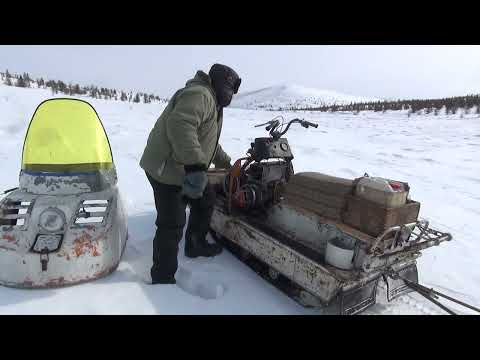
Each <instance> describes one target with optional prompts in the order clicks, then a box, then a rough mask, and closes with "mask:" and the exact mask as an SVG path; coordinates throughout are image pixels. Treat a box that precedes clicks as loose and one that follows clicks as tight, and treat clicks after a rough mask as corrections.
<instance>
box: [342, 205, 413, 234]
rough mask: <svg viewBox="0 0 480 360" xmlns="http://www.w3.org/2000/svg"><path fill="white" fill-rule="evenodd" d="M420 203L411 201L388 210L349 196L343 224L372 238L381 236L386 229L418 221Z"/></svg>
mask: <svg viewBox="0 0 480 360" xmlns="http://www.w3.org/2000/svg"><path fill="white" fill-rule="evenodd" d="M419 212H420V203H419V202H417V201H412V200H409V201H407V203H406V204H405V205H403V206H401V207H397V208H386V207H383V206H381V205H379V204H376V203H374V202H372V201H369V200H366V199H362V198H359V197H356V196H353V195H347V203H346V208H345V210H344V213H343V216H342V218H343V222H344V223H345V224H347V225H350V226H353V227H354V228H356V229H358V230H360V231H362V232H364V233H366V234H368V235H371V236H379V235H380V234H382V233H383V232H384V231H385V230H386V229H388V228H390V227H392V226H397V225H403V224H408V223H412V222H415V221H417V219H418V214H419Z"/></svg>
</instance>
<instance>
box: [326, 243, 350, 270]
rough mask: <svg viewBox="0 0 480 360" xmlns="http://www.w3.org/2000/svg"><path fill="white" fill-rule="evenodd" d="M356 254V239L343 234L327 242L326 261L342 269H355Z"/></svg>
mask: <svg viewBox="0 0 480 360" xmlns="http://www.w3.org/2000/svg"><path fill="white" fill-rule="evenodd" d="M354 254H355V239H353V238H350V237H346V236H342V237H335V238H333V239H331V240H329V241H328V242H327V249H326V251H325V262H326V263H327V264H330V265H332V266H335V267H336V268H339V269H342V270H351V269H353V265H354V263H353V256H354Z"/></svg>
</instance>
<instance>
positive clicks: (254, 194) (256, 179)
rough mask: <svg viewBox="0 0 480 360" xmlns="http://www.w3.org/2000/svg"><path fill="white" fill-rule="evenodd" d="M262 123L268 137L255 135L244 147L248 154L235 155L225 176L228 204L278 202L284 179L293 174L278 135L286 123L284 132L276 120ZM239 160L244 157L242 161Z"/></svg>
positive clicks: (249, 207) (287, 152)
mask: <svg viewBox="0 0 480 360" xmlns="http://www.w3.org/2000/svg"><path fill="white" fill-rule="evenodd" d="M293 122H299V123H301V124H302V126H304V127H308V126H315V127H316V126H318V125H316V124H313V123H309V122H307V121H303V120H299V119H296V120H294V121H293ZM266 124H268V126H267V127H266V130H267V131H270V135H271V137H261V138H256V139H255V141H254V142H252V143H251V147H250V149H249V150H248V151H247V154H248V156H247V157H246V158H242V159H239V160H238V161H237V162H236V163H235V165H234V167H233V168H232V170H231V171H230V173H229V174H228V175H227V176H226V177H225V181H224V184H223V191H224V193H225V194H230V196H231V200H232V204H233V205H234V206H235V207H236V208H238V209H242V210H252V209H265V208H267V207H269V206H271V205H273V204H276V203H278V202H279V201H280V200H281V199H282V194H283V192H284V188H285V185H286V183H287V182H288V180H289V178H290V176H292V175H293V174H294V171H293V166H292V159H293V154H292V151H291V149H290V146H289V144H288V141H287V139H285V138H281V136H282V135H283V134H284V133H285V132H286V131H287V130H288V127H289V126H290V124H288V126H287V128H286V130H285V131H284V132H278V131H276V129H277V128H278V127H279V126H280V122H279V121H278V120H276V121H274V122H273V123H272V122H268V123H266ZM266 124H260V125H257V127H258V126H263V125H266ZM242 160H245V163H244V164H243V165H242Z"/></svg>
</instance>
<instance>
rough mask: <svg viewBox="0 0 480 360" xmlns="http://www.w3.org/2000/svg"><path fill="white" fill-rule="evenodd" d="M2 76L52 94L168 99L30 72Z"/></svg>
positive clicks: (11, 83) (13, 83)
mask: <svg viewBox="0 0 480 360" xmlns="http://www.w3.org/2000/svg"><path fill="white" fill-rule="evenodd" d="M0 76H1V80H2V81H3V83H4V84H5V85H8V86H17V87H23V88H43V89H47V88H48V89H50V90H51V91H52V94H59V93H61V94H65V95H70V96H74V95H83V96H88V97H92V98H95V99H105V100H117V101H127V102H134V103H140V102H143V103H145V104H149V103H151V102H167V99H163V98H160V97H159V96H157V95H154V94H147V93H143V92H132V91H130V92H125V91H118V90H117V89H108V88H103V87H100V88H99V87H97V86H94V85H90V86H80V85H79V84H71V83H69V84H66V83H65V82H63V81H61V80H57V81H55V80H44V79H43V78H39V79H32V78H31V77H30V75H29V74H28V73H23V74H21V75H19V74H11V73H10V72H9V71H8V70H6V71H5V72H4V73H0Z"/></svg>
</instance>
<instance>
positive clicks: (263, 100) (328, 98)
mask: <svg viewBox="0 0 480 360" xmlns="http://www.w3.org/2000/svg"><path fill="white" fill-rule="evenodd" d="M377 100H378V99H374V98H367V97H361V96H353V95H348V94H342V93H339V92H336V91H331V90H323V89H315V88H308V87H304V86H301V85H296V84H283V85H276V86H270V87H267V88H263V89H258V90H255V91H248V92H240V93H239V94H238V95H237V96H236V97H235V98H234V99H233V101H232V104H231V107H232V108H239V109H251V110H258V109H267V110H278V109H306V108H312V107H320V106H325V105H333V104H337V105H343V104H350V103H355V102H368V101H377Z"/></svg>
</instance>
